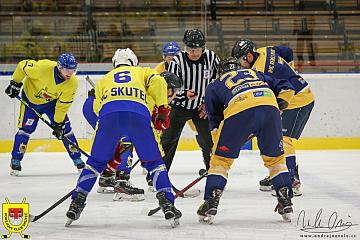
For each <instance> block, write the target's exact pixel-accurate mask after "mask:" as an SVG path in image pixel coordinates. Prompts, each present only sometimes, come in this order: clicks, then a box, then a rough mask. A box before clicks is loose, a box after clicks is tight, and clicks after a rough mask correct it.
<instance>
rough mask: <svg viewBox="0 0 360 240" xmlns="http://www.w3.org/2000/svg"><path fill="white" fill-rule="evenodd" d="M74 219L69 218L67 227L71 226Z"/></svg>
mask: <svg viewBox="0 0 360 240" xmlns="http://www.w3.org/2000/svg"><path fill="white" fill-rule="evenodd" d="M73 221H74V220H72V219H70V218H67V220H66V223H65V227H70V225H71V224H72V222H73Z"/></svg>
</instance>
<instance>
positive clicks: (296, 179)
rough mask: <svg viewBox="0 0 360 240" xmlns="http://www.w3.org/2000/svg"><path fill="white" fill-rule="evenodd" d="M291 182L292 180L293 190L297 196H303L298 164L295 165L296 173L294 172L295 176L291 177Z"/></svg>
mask: <svg viewBox="0 0 360 240" xmlns="http://www.w3.org/2000/svg"><path fill="white" fill-rule="evenodd" d="M291 182H292V190H293V193H294V196H295V197H298V196H301V195H302V192H301V191H300V187H301V182H300V177H299V170H298V166H296V167H295V173H294V176H293V177H292V178H291Z"/></svg>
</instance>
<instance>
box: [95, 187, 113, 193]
mask: <svg viewBox="0 0 360 240" xmlns="http://www.w3.org/2000/svg"><path fill="white" fill-rule="evenodd" d="M97 192H98V193H106V194H108V193H114V192H115V191H114V188H113V187H99V188H98V190H97Z"/></svg>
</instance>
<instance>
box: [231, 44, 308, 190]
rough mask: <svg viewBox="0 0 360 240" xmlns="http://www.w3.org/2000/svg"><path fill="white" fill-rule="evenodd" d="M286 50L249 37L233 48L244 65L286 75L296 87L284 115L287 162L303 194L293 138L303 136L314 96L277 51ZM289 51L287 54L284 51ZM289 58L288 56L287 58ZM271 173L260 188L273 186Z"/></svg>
mask: <svg viewBox="0 0 360 240" xmlns="http://www.w3.org/2000/svg"><path fill="white" fill-rule="evenodd" d="M277 51H278V52H279V53H282V54H284V52H288V50H286V51H281V49H280V50H279V49H276V48H275V49H274V48H273V47H263V48H258V49H256V48H255V44H254V43H253V42H252V41H250V40H248V39H241V40H239V41H237V42H236V43H235V45H234V47H233V49H232V56H233V57H236V58H237V59H238V60H239V62H240V64H241V66H242V67H244V68H251V69H256V70H258V71H260V72H263V73H264V74H266V75H269V76H273V77H274V78H278V79H286V80H287V81H289V83H291V85H292V86H293V87H294V89H295V96H294V98H293V99H292V100H291V102H290V103H289V105H288V107H287V108H286V109H284V110H283V113H282V115H281V119H282V128H283V135H284V149H285V156H286V164H287V167H288V169H289V172H290V176H291V179H292V182H293V190H294V194H295V196H300V195H301V191H300V186H301V183H300V177H299V171H298V166H297V164H296V156H295V147H294V144H293V141H294V140H297V139H299V138H300V136H301V133H302V132H303V130H304V127H305V125H306V123H307V121H308V119H309V117H310V114H311V111H312V109H313V107H314V102H315V100H314V99H315V97H314V94H313V93H312V91H311V89H310V86H309V84H308V83H307V82H306V81H305V80H304V79H303V78H302V77H301V76H300V75H299V74H298V73H297V72H296V71H295V70H294V69H293V68H292V67H291V66H289V64H288V63H287V62H286V61H285V60H284V59H283V58H282V57H280V55H279V54H278V52H277ZM285 55H286V54H285ZM288 60H289V59H288ZM271 185H272V184H271V181H270V178H269V177H266V178H265V179H263V180H261V181H260V190H263V191H269V190H271Z"/></svg>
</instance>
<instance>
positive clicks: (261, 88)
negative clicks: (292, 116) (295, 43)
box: [205, 69, 294, 129]
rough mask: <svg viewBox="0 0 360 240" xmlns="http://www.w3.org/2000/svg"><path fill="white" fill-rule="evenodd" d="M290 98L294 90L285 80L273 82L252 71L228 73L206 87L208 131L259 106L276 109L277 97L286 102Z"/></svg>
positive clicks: (273, 79) (273, 80)
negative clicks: (234, 116) (225, 120)
mask: <svg viewBox="0 0 360 240" xmlns="http://www.w3.org/2000/svg"><path fill="white" fill-rule="evenodd" d="M293 96H294V88H293V87H292V86H291V84H290V83H289V82H288V81H287V80H285V79H275V78H272V77H270V76H266V75H264V74H263V73H261V72H258V71H255V70H251V69H243V70H238V71H231V72H227V73H225V74H223V75H222V76H221V77H220V78H219V79H217V80H215V81H214V82H212V83H210V84H209V85H208V87H207V88H206V92H205V106H206V110H207V112H208V116H209V120H210V129H214V128H217V127H218V126H219V124H220V122H221V121H222V120H224V119H227V118H229V117H231V116H233V115H235V114H237V113H239V112H242V111H244V110H246V109H249V108H252V107H256V106H261V105H270V106H274V107H278V105H277V101H276V98H277V97H279V98H282V99H284V100H285V101H287V102H289V101H291V98H292V97H293Z"/></svg>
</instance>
